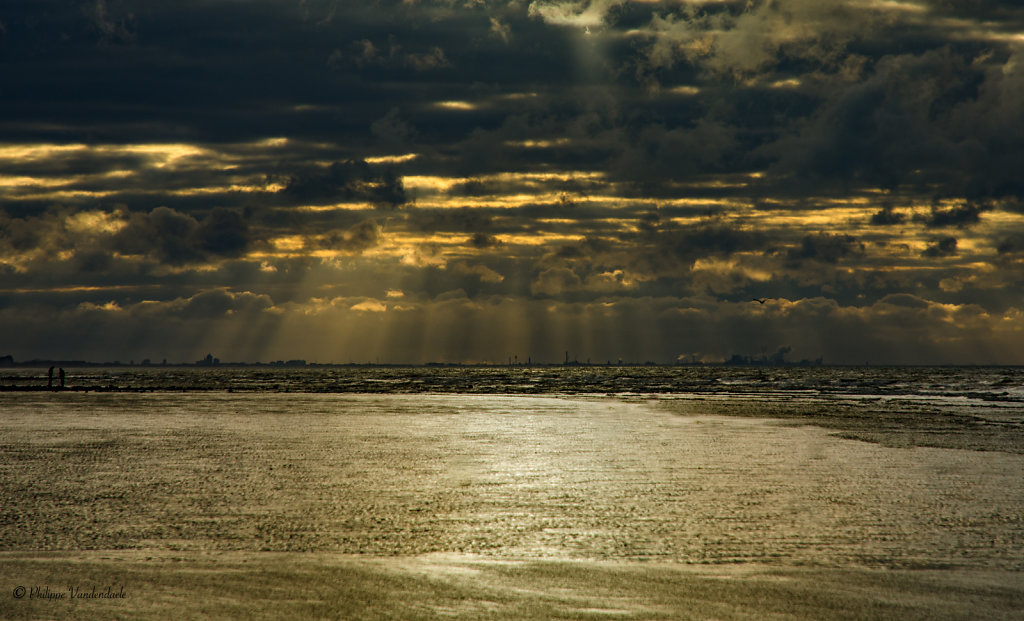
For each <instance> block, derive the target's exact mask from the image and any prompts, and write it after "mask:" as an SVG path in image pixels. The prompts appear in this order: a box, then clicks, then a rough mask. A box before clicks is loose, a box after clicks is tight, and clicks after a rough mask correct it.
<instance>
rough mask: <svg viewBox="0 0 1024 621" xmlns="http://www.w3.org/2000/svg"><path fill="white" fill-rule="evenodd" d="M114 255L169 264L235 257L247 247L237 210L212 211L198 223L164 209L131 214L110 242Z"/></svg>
mask: <svg viewBox="0 0 1024 621" xmlns="http://www.w3.org/2000/svg"><path fill="white" fill-rule="evenodd" d="M111 241H112V243H113V247H114V249H115V250H117V251H118V252H121V253H124V254H129V255H152V256H153V257H155V258H156V259H158V260H159V261H162V262H165V263H168V264H170V265H180V264H184V263H190V262H196V261H202V260H207V259H209V258H216V257H235V256H239V255H240V254H242V253H243V252H244V251H245V250H246V248H247V247H248V246H249V244H250V241H251V239H250V237H249V228H248V225H247V223H246V222H245V220H244V219H243V217H242V215H241V214H240V213H238V212H237V211H234V210H231V209H225V208H222V207H217V208H214V209H213V210H212V211H210V213H209V214H208V215H207V216H206V217H205V218H203V219H202V220H196V219H195V218H193V217H192V216H190V215H188V214H183V213H179V212H177V211H175V210H173V209H170V208H168V207H157V208H156V209H154V210H153V211H151V212H149V213H134V214H132V215H131V216H130V217H129V218H128V223H127V226H126V227H125V228H123V229H121V230H120V231H119V232H118V233H117V234H116V235H114V236H113V239H112V240H111Z"/></svg>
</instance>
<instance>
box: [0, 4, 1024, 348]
mask: <svg viewBox="0 0 1024 621" xmlns="http://www.w3.org/2000/svg"><path fill="white" fill-rule="evenodd" d="M0 67H2V77H3V83H4V89H3V96H2V97H0V319H2V325H3V326H4V330H3V336H2V341H0V350H2V351H0V354H8V353H9V354H11V355H13V356H14V357H15V358H16V359H25V358H29V357H61V358H88V359H94V360H114V359H118V360H122V361H125V360H130V359H135V360H141V359H143V358H150V359H153V360H160V359H165V358H166V359H168V360H170V361H178V360H183V361H191V360H196V359H198V358H200V357H202V356H203V355H205V353H206V352H207V351H212V352H214V353H215V355H217V356H218V357H220V358H221V359H222V360H268V359H290V358H305V359H308V360H317V361H320V362H332V361H333V362H350V361H352V362H365V361H367V360H382V361H383V360H388V361H395V362H427V361H494V362H500V361H506V360H507V359H508V358H509V357H511V356H517V357H518V359H519V360H525V359H528V358H529V359H532V360H534V361H552V362H554V361H560V360H562V359H563V356H564V354H565V352H566V351H570V352H571V355H572V356H573V357H574V358H576V359H578V360H580V361H584V360H587V359H589V360H591V361H592V362H606V361H609V360H610V361H616V360H619V359H623V360H631V361H656V362H672V361H675V360H679V359H685V360H692V359H698V360H701V359H702V360H707V361H714V360H722V359H726V358H728V357H730V356H731V355H732V354H734V353H739V354H743V355H750V354H755V355H757V354H760V353H761V352H769V353H770V352H786V354H787V355H788V357H789V359H794V360H799V359H801V358H810V359H814V358H817V357H819V356H821V357H824V359H825V361H826V362H845V363H862V362H864V361H871V362H873V363H875V362H878V363H882V362H892V363H953V362H965V363H1024V358H1022V354H1021V353H1020V352H1022V351H1024V293H1022V292H1024V242H1022V241H1021V240H1022V239H1024V182H1022V179H1024V177H1022V175H1021V172H1020V171H1022V170H1024V9H1021V8H1017V7H1015V6H1013V5H1012V4H1011V3H1003V2H986V1H978V0H971V1H966V0H965V1H957V0H943V1H939V0H916V1H910V0H848V1H840V0H774V1H770V0H764V1H747V0H742V1H740V0H737V1H732V0H713V1H712V0H643V1H641V0H590V1H588V0H532V1H528V0H472V1H469V0H361V1H352V2H338V1H336V0H323V1H318V0H306V1H304V2H286V1H284V0H250V1H249V2H244V3H240V2H234V1H226V0H224V1H218V0H212V1H211V0H204V1H202V2H199V1H185V2H175V3H152V2H141V1H135V0H88V1H72V2H68V1H63V0H62V1H56V0H31V1H28V0H15V1H12V2H7V3H5V4H4V5H3V6H2V7H0ZM755 298H756V299H759V300H765V301H764V303H763V304H762V303H760V302H757V301H754V300H755ZM787 348H788V349H787Z"/></svg>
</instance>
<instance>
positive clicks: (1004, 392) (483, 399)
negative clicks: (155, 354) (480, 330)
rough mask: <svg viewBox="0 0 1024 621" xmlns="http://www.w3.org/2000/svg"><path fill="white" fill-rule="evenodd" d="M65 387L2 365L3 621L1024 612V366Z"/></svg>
mask: <svg viewBox="0 0 1024 621" xmlns="http://www.w3.org/2000/svg"><path fill="white" fill-rule="evenodd" d="M66 371H67V376H66V379H65V381H66V385H65V389H64V390H51V389H48V387H47V383H48V379H47V376H46V369H28V368H14V369H11V368H7V369H2V370H0V492H2V498H3V504H2V505H0V581H2V582H0V587H3V588H4V589H6V590H7V593H14V595H12V596H11V598H9V599H4V598H3V595H0V617H3V618H111V616H120V617H122V618H172V617H174V618H180V615H181V614H185V615H186V616H190V615H198V616H204V617H208V618H282V617H289V616H290V617H295V616H298V617H299V618H353V619H355V618H360V619H362V618H365V619H371V618H424V619H428V618H429V619H432V618H453V617H454V618H467V619H484V618H486V619H492V618H502V619H504V618H509V619H512V618H536V619H544V618H607V617H608V616H614V617H616V618H637V619H645V618H652V619H653V618H659V619H660V618H787V619H791V618H878V619H883V618H901V619H906V618H1007V619H1009V618H1020V617H1019V616H1017V615H1018V614H1019V612H1020V610H1024V368H1019V367H875V366H872V367H825V366H822V367H795V366H794V367H768V366H764V367H753V366H751V367H721V366H680V367H604V366H601V367H590V366H570V367H524V366H516V367H385V366H366V367H299V368H282V367H262V366H261V367H256V366H252V367H228V366H223V367H115V368H100V367H71V368H67V369H66ZM69 581H77V582H76V584H77V585H78V586H79V587H82V586H84V587H89V586H90V584H91V585H92V586H96V585H97V584H99V585H100V586H102V587H103V588H105V586H104V585H106V586H111V585H113V586H117V587H118V588H120V587H124V589H125V592H126V593H128V596H127V597H125V598H122V599H121V600H118V601H114V600H109V601H103V602H90V603H88V604H85V603H82V604H77V603H76V604H75V605H74V606H73V607H71V608H67V609H60V614H57V613H56V612H55V610H57V609H55V608H53V607H52V606H51V604H50V603H45V602H43V601H38V598H37V599H36V600H32V599H31V598H27V597H21V598H18V597H16V595H17V593H16V591H17V588H18V587H20V586H25V587H26V588H29V587H31V586H32V585H36V586H50V587H52V588H53V589H54V591H55V592H56V591H58V590H60V589H61V588H62V587H60V585H62V584H64V583H68V582H69ZM26 585H27V586H26ZM216 585H221V586H216ZM254 589H255V592H256V596H255V597H254V595H253V590H254ZM86 590H88V589H87V588H86ZM115 591H117V589H115V590H114V591H111V592H115ZM24 592H26V593H29V594H31V593H32V592H33V591H31V590H26V591H24ZM35 592H36V593H43V592H44V591H42V590H37V591H35ZM117 592H119V591H117ZM0 593H2V592H0ZM133 594H134V595H133ZM29 600H31V601H29ZM47 606H51V607H47Z"/></svg>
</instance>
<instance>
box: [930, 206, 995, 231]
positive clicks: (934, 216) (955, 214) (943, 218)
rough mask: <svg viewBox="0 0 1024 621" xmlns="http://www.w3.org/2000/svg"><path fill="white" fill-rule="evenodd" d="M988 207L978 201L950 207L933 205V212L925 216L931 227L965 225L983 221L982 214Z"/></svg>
mask: <svg viewBox="0 0 1024 621" xmlns="http://www.w3.org/2000/svg"><path fill="white" fill-rule="evenodd" d="M986 209H987V207H986V206H985V205H981V204H978V203H962V204H960V205H954V206H953V207H950V208H948V209H943V208H941V207H937V206H934V205H933V206H932V210H931V213H930V214H929V215H928V216H926V217H924V218H923V219H924V222H925V224H926V225H927V226H930V227H940V226H958V227H965V226H970V225H972V224H977V223H978V222H980V221H981V214H982V212H983V211H985V210H986Z"/></svg>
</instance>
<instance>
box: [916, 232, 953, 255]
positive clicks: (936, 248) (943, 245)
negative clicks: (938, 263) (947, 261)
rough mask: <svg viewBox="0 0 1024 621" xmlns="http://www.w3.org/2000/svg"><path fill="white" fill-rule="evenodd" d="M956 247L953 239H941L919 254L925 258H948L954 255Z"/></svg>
mask: <svg viewBox="0 0 1024 621" xmlns="http://www.w3.org/2000/svg"><path fill="white" fill-rule="evenodd" d="M956 247H957V240H956V238H955V237H942V238H940V239H937V240H935V241H934V242H933V243H932V244H931V245H929V246H928V247H927V248H925V250H924V252H922V253H921V254H922V255H923V256H926V257H950V256H953V255H955V254H956Z"/></svg>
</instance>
